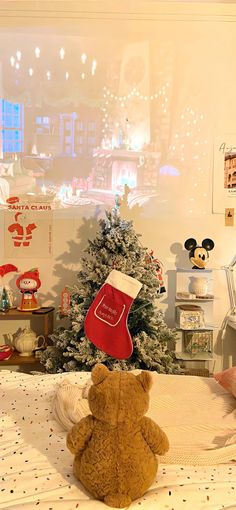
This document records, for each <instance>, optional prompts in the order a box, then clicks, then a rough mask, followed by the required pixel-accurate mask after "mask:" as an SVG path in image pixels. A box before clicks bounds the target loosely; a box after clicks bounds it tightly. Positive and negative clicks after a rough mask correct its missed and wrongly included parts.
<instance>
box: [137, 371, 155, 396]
mask: <svg viewBox="0 0 236 510" xmlns="http://www.w3.org/2000/svg"><path fill="white" fill-rule="evenodd" d="M136 378H137V379H138V381H139V382H140V383H141V384H142V387H143V389H144V390H145V391H148V390H150V388H151V386H152V382H153V381H152V376H151V374H149V372H141V374H138V375H137V376H136Z"/></svg>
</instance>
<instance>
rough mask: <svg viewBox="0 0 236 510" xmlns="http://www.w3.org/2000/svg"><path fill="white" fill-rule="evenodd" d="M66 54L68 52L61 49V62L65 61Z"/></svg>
mask: <svg viewBox="0 0 236 510" xmlns="http://www.w3.org/2000/svg"><path fill="white" fill-rule="evenodd" d="M65 53H66V52H65V50H64V48H61V49H60V51H59V55H60V59H61V60H64V58H65Z"/></svg>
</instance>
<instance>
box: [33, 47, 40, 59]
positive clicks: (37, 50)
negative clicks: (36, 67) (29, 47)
mask: <svg viewBox="0 0 236 510" xmlns="http://www.w3.org/2000/svg"><path fill="white" fill-rule="evenodd" d="M34 53H35V56H36V58H39V57H40V48H39V47H38V46H37V47H36V48H35V50H34Z"/></svg>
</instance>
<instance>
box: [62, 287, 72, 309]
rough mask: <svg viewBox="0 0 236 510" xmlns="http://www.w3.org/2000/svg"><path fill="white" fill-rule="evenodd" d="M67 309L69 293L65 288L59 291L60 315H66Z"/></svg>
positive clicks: (68, 307)
mask: <svg viewBox="0 0 236 510" xmlns="http://www.w3.org/2000/svg"><path fill="white" fill-rule="evenodd" d="M69 311H70V293H69V291H68V290H67V289H66V288H65V289H63V291H62V293H61V304H60V312H61V314H62V315H68V313H69Z"/></svg>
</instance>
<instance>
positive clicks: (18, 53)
mask: <svg viewBox="0 0 236 510" xmlns="http://www.w3.org/2000/svg"><path fill="white" fill-rule="evenodd" d="M21 56H22V53H21V51H20V50H17V52H16V58H17V60H18V62H20V61H21Z"/></svg>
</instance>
